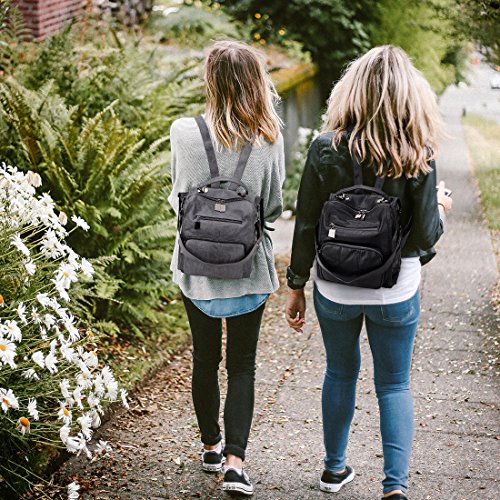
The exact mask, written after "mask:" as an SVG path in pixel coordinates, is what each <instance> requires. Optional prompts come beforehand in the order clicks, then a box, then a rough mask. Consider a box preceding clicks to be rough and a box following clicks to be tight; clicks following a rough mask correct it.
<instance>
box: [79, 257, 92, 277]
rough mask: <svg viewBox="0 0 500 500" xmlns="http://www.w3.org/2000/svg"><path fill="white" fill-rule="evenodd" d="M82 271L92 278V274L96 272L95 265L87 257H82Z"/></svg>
mask: <svg viewBox="0 0 500 500" xmlns="http://www.w3.org/2000/svg"><path fill="white" fill-rule="evenodd" d="M80 266H81V269H82V273H83V274H84V275H85V276H86V277H87V278H92V275H93V274H94V272H95V271H94V266H93V265H92V264H91V263H90V262H89V261H88V260H87V259H82V262H81V264H80Z"/></svg>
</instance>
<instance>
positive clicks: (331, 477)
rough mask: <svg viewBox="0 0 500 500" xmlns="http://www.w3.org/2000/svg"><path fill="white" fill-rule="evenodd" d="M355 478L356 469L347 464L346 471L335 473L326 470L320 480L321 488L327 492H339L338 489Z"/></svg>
mask: <svg viewBox="0 0 500 500" xmlns="http://www.w3.org/2000/svg"><path fill="white" fill-rule="evenodd" d="M353 479H354V469H353V468H352V467H349V466H348V465H346V468H345V471H344V472H342V473H341V474H335V473H334V472H330V471H329V470H324V471H323V474H322V475H321V479H320V481H319V489H320V490H321V491H325V492H326V493H337V491H339V490H340V488H342V486H344V484H347V483H349V482H351V481H352V480H353Z"/></svg>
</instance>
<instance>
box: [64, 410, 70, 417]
mask: <svg viewBox="0 0 500 500" xmlns="http://www.w3.org/2000/svg"><path fill="white" fill-rule="evenodd" d="M63 413H64V415H66V417H69V411H68V409H67V408H64V410H63Z"/></svg>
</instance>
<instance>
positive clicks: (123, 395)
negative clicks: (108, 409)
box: [120, 389, 130, 409]
mask: <svg viewBox="0 0 500 500" xmlns="http://www.w3.org/2000/svg"><path fill="white" fill-rule="evenodd" d="M120 396H121V398H122V404H123V406H125V408H127V409H128V408H130V406H129V404H128V401H127V396H128V393H127V391H126V390H125V389H120Z"/></svg>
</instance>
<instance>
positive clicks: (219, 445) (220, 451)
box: [205, 441, 222, 453]
mask: <svg viewBox="0 0 500 500" xmlns="http://www.w3.org/2000/svg"><path fill="white" fill-rule="evenodd" d="M205 451H215V452H216V453H222V441H219V443H218V444H217V448H214V449H212V450H207V449H206V448H205Z"/></svg>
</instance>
